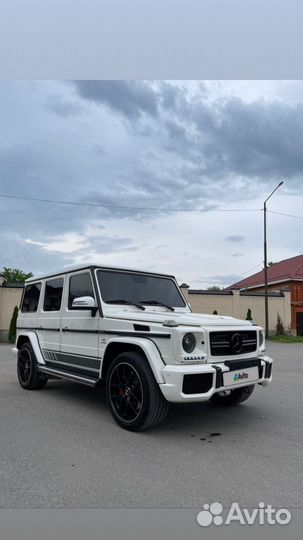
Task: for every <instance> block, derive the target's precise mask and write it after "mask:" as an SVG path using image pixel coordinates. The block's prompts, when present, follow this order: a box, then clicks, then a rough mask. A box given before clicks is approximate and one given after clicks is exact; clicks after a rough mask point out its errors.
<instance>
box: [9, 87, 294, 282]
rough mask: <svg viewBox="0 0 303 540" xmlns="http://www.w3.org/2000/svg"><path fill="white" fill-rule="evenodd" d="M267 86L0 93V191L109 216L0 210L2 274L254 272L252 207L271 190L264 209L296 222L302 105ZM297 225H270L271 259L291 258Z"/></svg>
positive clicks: (15, 205) (196, 275) (40, 208)
mask: <svg viewBox="0 0 303 540" xmlns="http://www.w3.org/2000/svg"><path fill="white" fill-rule="evenodd" d="M277 84H278V83H273V82H271V81H269V82H267V87H268V88H270V92H268V93H267V94H266V88H265V87H264V85H263V83H262V82H252V83H249V85H248V86H247V85H246V90H243V91H242V89H243V88H244V86H245V85H244V86H243V84H242V85H241V84H240V83H239V82H237V81H236V82H233V83H227V82H225V81H224V82H222V83H220V91H217V87H218V85H217V83H215V82H214V83H211V82H206V83H201V82H195V81H193V82H191V81H183V82H163V81H160V82H157V81H153V82H144V81H96V82H95V81H80V82H76V83H70V82H56V81H41V82H36V83H26V82H24V81H19V82H14V81H12V82H6V83H1V84H0V116H1V127H2V131H3V133H5V137H3V138H2V140H1V141H0V178H1V192H2V193H3V194H12V195H20V196H25V197H27V196H29V197H37V198H45V199H54V200H61V201H71V202H80V203H83V202H84V203H85V202H87V203H93V204H98V203H99V204H101V205H102V204H108V205H110V207H109V208H105V207H81V206H71V205H64V204H62V205H56V204H46V203H37V202H30V201H17V200H9V199H1V198H0V263H1V264H3V265H6V266H20V267H24V269H25V270H26V271H33V272H36V271H44V270H48V269H50V268H54V267H55V268H60V266H65V265H67V264H71V263H73V262H82V261H85V260H88V259H91V260H94V259H96V258H97V259H98V261H100V262H107V263H108V264H111V263H114V264H117V265H119V264H123V265H124V266H130V267H133V266H137V267H143V268H145V267H146V266H147V265H148V266H150V267H153V268H154V269H156V270H160V271H167V272H169V273H176V274H177V275H178V276H179V278H180V280H181V281H186V282H188V283H190V285H191V286H193V285H194V284H195V283H196V285H197V286H198V287H202V286H208V285H211V284H213V281H212V277H217V278H218V279H219V280H220V279H221V278H222V276H223V278H222V279H224V284H225V283H226V284H227V285H228V284H230V282H235V281H236V280H237V279H240V278H241V276H240V275H239V276H235V275H234V274H235V273H237V274H241V272H242V271H243V272H244V274H245V270H247V268H249V267H254V266H255V265H256V264H257V263H258V261H259V260H260V246H262V237H261V236H262V229H261V225H260V224H261V222H262V213H261V212H260V208H261V206H262V202H263V200H264V198H266V196H267V195H268V194H269V193H270V190H271V186H274V185H276V183H277V182H278V181H279V179H280V178H281V177H283V176H284V178H286V180H285V182H284V185H283V187H282V188H281V190H279V192H278V194H277V195H275V197H274V198H272V199H271V201H270V202H271V208H272V209H273V210H277V211H280V212H287V213H290V214H293V213H294V214H300V212H301V209H300V206H299V202H300V199H299V197H300V189H301V183H300V174H299V173H300V169H301V155H300V149H299V141H300V136H301V135H300V134H301V130H302V127H301V124H300V114H301V113H300V111H301V105H300V103H298V99H297V98H296V99H294V98H293V96H291V98H290V99H286V97H285V94H287V96H289V90H287V89H286V90H285V92H284V94H283V95H282V93H281V92H280V97H279V98H277V91H276V90H275V88H276V86H277ZM289 84H290V86H291V83H289ZM248 93H249V95H248ZM296 93H297V91H296ZM128 207H129V208H128ZM136 208H137V209H136ZM159 208H162V209H164V210H162V211H157V210H156V209H159ZM166 209H167V210H166ZM174 209H180V210H183V211H180V212H179V211H178V212H175V211H174ZM198 209H200V210H205V212H196V210H198ZM220 209H226V210H229V211H228V212H222V213H221V212H219V211H218V210H220ZM233 209H237V210H239V211H238V212H237V213H234V212H232V211H231V210H233ZM246 209H251V210H256V211H255V212H249V213H246V212H245V210H246ZM212 210H216V211H212ZM192 211H193V212H192ZM297 223H298V222H297V220H292V219H291V218H289V219H288V218H283V217H282V216H278V215H275V214H269V230H270V234H271V252H272V258H273V259H274V260H279V259H282V258H286V257H287V256H291V255H293V254H295V253H297V252H298V251H299V246H298V241H299V240H298V229H297ZM25 239H27V240H29V242H25ZM244 241H245V245H246V244H247V245H249V246H250V249H249V250H246V251H245V256H244V255H243V254H242V252H241V251H240V249H238V248H241V249H242V248H243V247H244ZM241 242H243V244H241ZM157 246H162V247H159V248H158V249H157ZM165 246H166V247H165ZM235 248H237V249H235ZM261 249H262V248H261ZM222 265H224V273H223V274H222V272H221V274H220V271H221V270H220V269H221V268H222ZM201 273H203V274H204V276H205V278H203V279H205V280H206V282H205V283H201V279H202V278H201ZM225 274H226V275H225ZM218 276H219V277H218ZM220 276H221V277H220ZM226 276H233V278H232V279H227V278H226ZM218 284H219V285H220V283H218Z"/></svg>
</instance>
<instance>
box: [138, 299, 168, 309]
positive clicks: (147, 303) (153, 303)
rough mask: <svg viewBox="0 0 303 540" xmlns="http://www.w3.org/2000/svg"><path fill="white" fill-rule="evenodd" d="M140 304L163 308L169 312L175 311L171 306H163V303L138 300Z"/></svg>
mask: <svg viewBox="0 0 303 540" xmlns="http://www.w3.org/2000/svg"><path fill="white" fill-rule="evenodd" d="M140 302H141V304H146V305H148V306H164V307H166V308H167V309H169V311H175V308H173V307H172V306H169V305H168V304H164V302H159V301H158V300H140Z"/></svg>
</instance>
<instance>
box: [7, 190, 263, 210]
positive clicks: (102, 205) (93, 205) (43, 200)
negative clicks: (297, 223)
mask: <svg viewBox="0 0 303 540" xmlns="http://www.w3.org/2000/svg"><path fill="white" fill-rule="evenodd" d="M0 197H3V198H6V199H18V200H21V201H33V202H42V203H50V204H68V205H72V206H87V207H95V208H99V207H101V208H117V209H124V210H153V211H157V212H260V210H259V209H252V208H249V209H244V208H234V209H230V208H228V209H225V208H211V209H207V208H206V209H204V208H203V209H193V208H155V207H152V206H126V205H117V204H105V203H82V202H74V201H58V200H53V199H37V198H34V197H21V196H19V195H3V194H1V193H0Z"/></svg>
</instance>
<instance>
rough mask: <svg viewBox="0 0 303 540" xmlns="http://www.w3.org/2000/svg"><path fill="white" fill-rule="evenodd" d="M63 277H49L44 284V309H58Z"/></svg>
mask: <svg viewBox="0 0 303 540" xmlns="http://www.w3.org/2000/svg"><path fill="white" fill-rule="evenodd" d="M62 291H63V278H58V279H51V280H50V281H47V282H46V284H45V295H44V306H43V309H44V311H60V308H61V300H62Z"/></svg>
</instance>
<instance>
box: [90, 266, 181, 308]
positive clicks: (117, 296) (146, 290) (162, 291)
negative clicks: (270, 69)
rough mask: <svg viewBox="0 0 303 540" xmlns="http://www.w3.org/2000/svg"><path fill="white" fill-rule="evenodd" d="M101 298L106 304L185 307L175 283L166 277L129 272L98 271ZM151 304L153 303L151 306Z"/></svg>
mask: <svg viewBox="0 0 303 540" xmlns="http://www.w3.org/2000/svg"><path fill="white" fill-rule="evenodd" d="M97 276H98V282H99V287H100V291H101V297H102V300H103V302H105V303H108V304H113V303H118V300H120V301H121V300H122V302H121V303H123V300H124V301H127V302H129V303H134V304H140V303H141V304H143V305H144V303H145V302H144V301H146V305H157V304H158V305H162V306H163V304H167V305H168V306H174V307H181V308H184V307H186V304H185V302H184V300H183V298H182V296H181V294H180V292H179V289H178V287H177V286H176V283H175V282H174V281H173V280H172V279H170V278H167V277H162V276H159V277H158V276H149V275H146V274H135V273H131V272H116V271H112V270H98V272H97ZM153 302H155V303H154V304H153Z"/></svg>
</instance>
